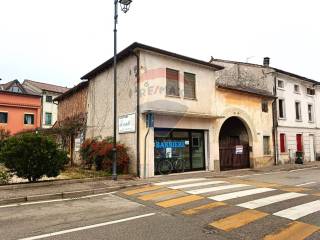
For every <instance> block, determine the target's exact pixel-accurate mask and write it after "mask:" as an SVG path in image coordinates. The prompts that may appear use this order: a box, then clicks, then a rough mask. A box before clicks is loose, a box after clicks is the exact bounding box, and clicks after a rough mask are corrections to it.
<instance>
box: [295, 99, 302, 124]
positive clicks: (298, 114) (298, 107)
mask: <svg viewBox="0 0 320 240" xmlns="http://www.w3.org/2000/svg"><path fill="white" fill-rule="evenodd" d="M295 109H296V120H301V103H300V102H295Z"/></svg>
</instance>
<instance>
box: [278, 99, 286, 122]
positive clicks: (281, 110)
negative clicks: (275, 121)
mask: <svg viewBox="0 0 320 240" xmlns="http://www.w3.org/2000/svg"><path fill="white" fill-rule="evenodd" d="M285 117H286V113H285V105H284V99H279V118H285Z"/></svg>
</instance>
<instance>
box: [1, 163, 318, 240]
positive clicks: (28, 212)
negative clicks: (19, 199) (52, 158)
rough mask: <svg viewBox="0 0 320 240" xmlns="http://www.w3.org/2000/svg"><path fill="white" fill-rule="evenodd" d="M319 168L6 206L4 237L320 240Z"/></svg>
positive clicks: (163, 184)
mask: <svg viewBox="0 0 320 240" xmlns="http://www.w3.org/2000/svg"><path fill="white" fill-rule="evenodd" d="M319 174H320V170H319V169H308V170H300V171H291V172H282V173H279V172H276V173H264V174H256V175H250V176H234V177H230V178H221V179H217V178H190V176H189V177H188V175H185V176H184V179H180V180H173V182H167V181H165V179H163V180H162V182H160V183H158V184H154V185H151V186H147V187H136V188H132V189H125V190H123V191H119V192H115V193H112V194H104V195H98V196H89V197H86V198H80V199H73V200H68V201H63V200H59V201H48V202H35V203H31V204H30V203H27V204H20V205H14V204H13V205H8V206H0V239H1V240H2V239H3V240H6V239H25V240H33V239H77V240H78V239H90V240H91V239H119V240H120V239H121V240H124V239H130V240H135V239H139V240H140V239H157V240H159V239H160V240H161V239H217V240H220V239H221V240H224V239H228V240H235V239H236V240H238V239H252V240H256V239H268V240H270V239H271V240H272V239H277V240H281V239H284V240H290V239H291V240H300V239H307V240H312V239H314V240H315V239H320V191H319V188H320V179H319V178H318V176H320V175H319Z"/></svg>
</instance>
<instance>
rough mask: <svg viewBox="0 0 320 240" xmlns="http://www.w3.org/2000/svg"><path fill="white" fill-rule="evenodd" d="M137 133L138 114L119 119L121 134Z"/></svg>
mask: <svg viewBox="0 0 320 240" xmlns="http://www.w3.org/2000/svg"><path fill="white" fill-rule="evenodd" d="M135 131H136V114H135V113H131V114H126V115H123V116H120V117H119V133H133V132H135Z"/></svg>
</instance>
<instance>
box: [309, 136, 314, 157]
mask: <svg viewBox="0 0 320 240" xmlns="http://www.w3.org/2000/svg"><path fill="white" fill-rule="evenodd" d="M309 144H310V161H311V162H313V161H315V148H314V135H313V134H310V135H309Z"/></svg>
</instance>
